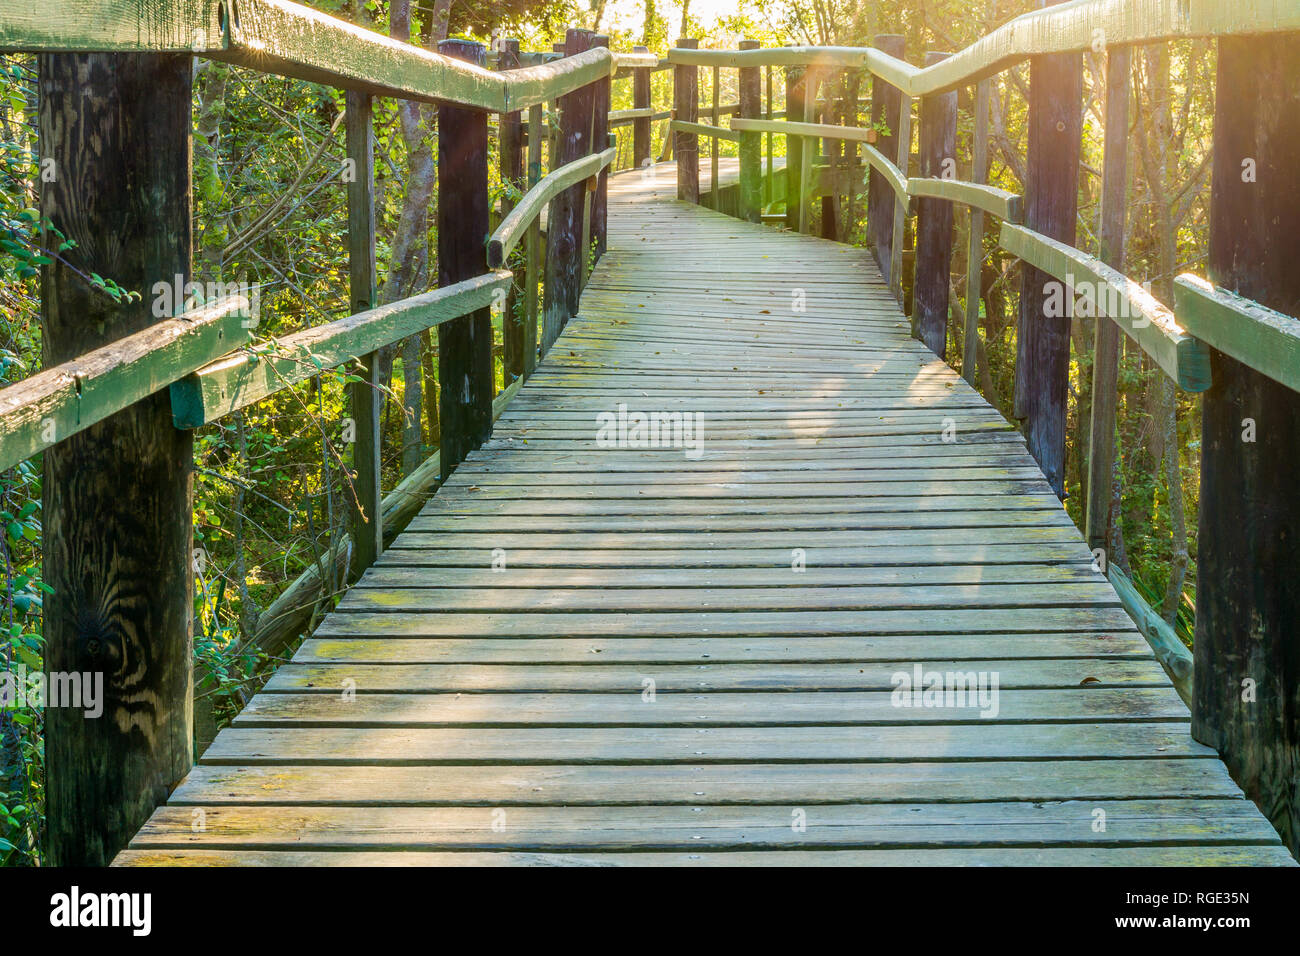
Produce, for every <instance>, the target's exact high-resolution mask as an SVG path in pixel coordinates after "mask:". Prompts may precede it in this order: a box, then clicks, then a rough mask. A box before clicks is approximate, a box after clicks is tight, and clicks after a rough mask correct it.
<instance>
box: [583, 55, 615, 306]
mask: <svg viewBox="0 0 1300 956" xmlns="http://www.w3.org/2000/svg"><path fill="white" fill-rule="evenodd" d="M591 45H592V46H593V47H598V46H599V47H605V48H606V49H608V48H609V37H607V36H605V35H604V34H597V35H596V36H595V37H593V38H592V41H591ZM593 95H594V97H595V102H594V106H593V107H592V135H591V151H592V152H593V153H600V152H604V151H605V150H606V149H607V148H609V108H610V105H611V103H612V96H611V89H610V77H608V76H606V77H605V78H603V79H601V80H597V81H596V86H595V89H594V90H593ZM590 238H591V239H592V240H594V241H595V243H596V254H595V258H596V260H597V261H599V260H600V257H601V256H603V255H604V254H605V249H606V247H607V246H608V244H609V167H606V168H605V169H602V170H601V171H600V175H599V176H597V177H596V188H595V191H594V192H593V193H592V195H591V234H590ZM590 255H591V245H590V243H588V244H587V245H584V246H583V249H582V261H583V262H584V263H586V262H588V261H589V257H590ZM586 284H587V283H586V281H585V280H584V281H583V285H584V286H585V285H586Z"/></svg>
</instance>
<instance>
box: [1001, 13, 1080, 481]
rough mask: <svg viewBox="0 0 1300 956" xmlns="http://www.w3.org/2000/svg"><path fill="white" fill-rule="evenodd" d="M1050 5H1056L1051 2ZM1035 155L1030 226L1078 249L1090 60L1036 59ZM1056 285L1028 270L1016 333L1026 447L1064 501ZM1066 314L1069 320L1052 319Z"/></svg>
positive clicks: (1032, 69)
mask: <svg viewBox="0 0 1300 956" xmlns="http://www.w3.org/2000/svg"><path fill="white" fill-rule="evenodd" d="M1049 5H1050V4H1049ZM1028 125H1029V153H1028V160H1027V162H1026V168H1027V170H1028V172H1027V180H1028V181H1027V182H1026V184H1025V225H1027V226H1028V227H1029V228H1030V229H1034V230H1036V231H1038V232H1041V233H1042V234H1043V235H1045V236H1047V237H1049V238H1051V239H1055V240H1057V241H1058V242H1064V243H1065V244H1066V245H1071V246H1072V245H1074V241H1075V227H1076V222H1077V219H1078V214H1079V210H1078V199H1079V150H1080V147H1081V138H1082V135H1083V59H1082V56H1081V55H1080V54H1078V53H1053V54H1048V55H1046V56H1036V57H1033V58H1031V59H1030V61H1029V120H1028ZM1053 283H1056V280H1054V279H1053V278H1052V277H1051V276H1050V275H1048V274H1047V273H1045V272H1040V271H1039V270H1037V269H1035V268H1034V267H1032V266H1030V265H1028V264H1022V265H1021V287H1020V321H1019V325H1018V327H1017V342H1016V345H1017V352H1016V417H1018V418H1023V419H1024V421H1025V429H1024V430H1025V444H1026V445H1027V447H1028V450H1029V453H1030V454H1031V455H1033V456H1034V459H1035V460H1036V461H1037V462H1038V465H1039V467H1040V468H1042V469H1043V474H1044V475H1045V476H1046V477H1047V481H1048V484H1050V485H1051V486H1052V490H1053V491H1055V492H1056V494H1057V497H1059V498H1064V497H1065V431H1066V417H1067V413H1068V410H1069V406H1068V402H1069V376H1070V320H1071V312H1072V309H1071V308H1070V304H1071V303H1070V302H1069V300H1070V298H1071V297H1070V296H1068V295H1067V296H1064V298H1065V300H1066V308H1064V309H1060V310H1056V309H1048V308H1047V302H1048V299H1049V296H1050V293H1051V291H1052V288H1053V287H1054V286H1053ZM1052 311H1060V312H1062V313H1064V314H1062V315H1049V312H1052Z"/></svg>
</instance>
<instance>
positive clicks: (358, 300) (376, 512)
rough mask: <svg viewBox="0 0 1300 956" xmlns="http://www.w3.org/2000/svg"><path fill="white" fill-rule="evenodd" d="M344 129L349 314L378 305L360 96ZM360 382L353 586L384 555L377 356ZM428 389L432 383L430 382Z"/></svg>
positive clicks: (369, 156)
mask: <svg viewBox="0 0 1300 956" xmlns="http://www.w3.org/2000/svg"><path fill="white" fill-rule="evenodd" d="M345 103H346V107H347V117H346V120H345V122H346V129H347V149H348V161H349V162H348V166H349V172H350V175H349V177H348V279H349V282H348V285H349V291H350V301H351V308H352V312H353V313H354V314H355V313H357V312H364V311H366V310H367V309H373V308H374V307H375V303H376V301H377V292H378V282H377V280H376V276H375V137H374V122H373V102H372V100H371V98H370V97H369V96H368V95H366V94H364V93H355V92H352V91H348V93H347V94H346V96H345ZM360 361H361V365H362V366H363V368H364V371H362V372H361V373H360V374H359V376H358V377H359V378H361V381H360V382H352V383H349V385H348V401H349V405H350V408H351V411H352V422H353V428H354V431H355V440H354V441H353V443H352V470H353V472H355V475H354V477H353V479H352V490H353V497H351V498H349V505H350V511H351V515H350V520H351V532H352V560H351V563H350V569H349V575H348V576H349V579H350V580H353V581H355V580H356V579H357V578H359V577H360V576H361V572H363V571H364V570H365V569H366V568H368V567H370V566H371V565H372V564H374V563H375V559H376V558H378V557H379V555H381V554H382V553H383V551H384V525H383V506H382V501H383V488H382V487H381V483H380V448H381V445H382V439H381V432H380V427H379V412H380V409H381V408H382V407H383V404H384V398H383V394H382V393H381V391H380V389H381V383H380V377H379V365H380V362H379V353H378V352H371V353H369V354H368V355H363V356H361V358H360ZM429 387H432V383H429Z"/></svg>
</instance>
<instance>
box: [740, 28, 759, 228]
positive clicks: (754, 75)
mask: <svg viewBox="0 0 1300 956" xmlns="http://www.w3.org/2000/svg"><path fill="white" fill-rule="evenodd" d="M760 46H762V44H761V43H759V42H758V41H757V40H741V41H740V48H741V49H742V50H757V49H758V48H759V47H760ZM739 86H740V115H741V116H742V117H743V118H744V119H758V118H759V117H760V116H761V115H762V110H763V78H762V75H761V74H760V73H759V67H756V66H747V67H743V68H742V69H741V70H740V83H739ZM739 212H740V218H741V219H744V220H746V221H748V222H758V221H759V218H760V216H761V215H762V212H763V134H762V133H741V134H740V209H739Z"/></svg>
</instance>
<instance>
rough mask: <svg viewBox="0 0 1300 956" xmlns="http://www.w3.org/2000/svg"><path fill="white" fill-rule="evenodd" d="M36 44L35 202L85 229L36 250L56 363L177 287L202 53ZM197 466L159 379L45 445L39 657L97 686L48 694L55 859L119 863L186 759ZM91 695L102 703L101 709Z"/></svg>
mask: <svg viewBox="0 0 1300 956" xmlns="http://www.w3.org/2000/svg"><path fill="white" fill-rule="evenodd" d="M37 59H38V63H39V72H40V79H39V97H38V98H39V102H40V139H39V142H40V148H41V162H42V170H43V171H46V172H47V175H44V176H42V177H41V178H42V184H41V212H42V216H43V217H44V218H46V219H48V220H49V221H50V222H51V223H53V225H54V226H55V228H57V229H60V230H61V231H62V232H63V233H64V234H65V235H66V236H67V238H68V239H70V240H72V241H74V242H76V243H77V245H76V246H75V247H73V248H71V249H69V250H67V251H66V252H64V253H63V256H64V257H65V258H66V259H67V260H68V261H69V262H70V263H71V264H72V265H73V266H75V270H74V269H73V268H69V266H67V265H65V264H64V263H63V261H62V260H61V259H60V260H56V261H55V262H53V263H50V264H48V265H44V266H42V267H41V306H42V345H43V352H44V355H43V359H44V363H45V366H46V367H47V368H48V367H50V366H52V365H57V364H59V363H61V362H66V361H68V360H70V359H73V358H76V357H77V356H79V355H82V354H84V353H85V352H88V351H90V350H92V349H95V348H99V347H101V346H103V345H107V344H108V343H110V342H113V341H115V340H117V339H120V338H122V337H123V336H126V335H130V334H132V333H135V332H139V331H142V330H144V329H147V328H148V327H149V326H150V325H153V324H154V323H155V322H156V321H157V319H155V318H154V315H153V305H154V300H155V297H156V296H157V295H158V294H159V292H158V290H157V289H155V288H154V286H155V283H165V284H166V287H167V289H168V290H169V291H170V298H171V301H172V302H176V301H177V300H180V299H183V297H184V290H183V285H184V283H186V282H188V281H189V277H190V255H191V227H190V215H191V212H190V95H191V85H190V82H191V81H190V75H191V74H190V70H191V63H190V57H189V56H184V55H182V56H176V55H151V54H124V53H91V54H52V55H43V56H40V57H38V58H37ZM44 241H45V245H46V248H50V249H53V248H56V247H57V246H58V242H59V241H58V239H57V238H55V237H54V236H52V235H51V236H47V237H46V238H45V240H44ZM76 270H79V271H80V272H81V275H79V274H78V272H77V271H76ZM91 272H96V273H98V274H100V275H102V276H104V277H105V278H108V279H112V280H113V281H115V282H117V283H118V284H119V285H120V286H121V287H122V288H124V289H130V290H135V291H138V292H141V293H142V294H143V299H142V300H141V301H137V302H131V303H124V304H121V305H119V304H117V303H115V302H114V301H113V300H112V299H110V298H109V297H108V296H107V295H105V294H104V293H102V292H100V291H97V290H95V289H93V288H92V287H91V286H90V284H89V283H88V282H87V281H86V280H85V279H84V278H83V277H82V275H84V274H89V273H91ZM178 282H179V283H181V285H182V288H174V286H175V284H176V283H178ZM55 437H58V436H57V435H56V436H55ZM192 468H193V442H192V438H191V433H190V432H182V431H177V430H176V429H175V428H174V427H173V426H172V411H171V403H170V401H169V400H168V393H167V390H166V389H164V390H163V391H161V392H158V393H156V394H154V395H152V396H150V397H149V398H147V399H145V400H143V401H141V402H137V403H136V404H135V405H132V406H131V407H130V408H127V409H125V410H124V411H121V412H119V413H118V414H116V415H113V416H112V417H110V418H108V419H106V420H104V421H102V422H100V423H99V424H97V425H92V426H91V427H90V428H88V429H86V430H85V431H82V432H79V433H78V434H76V435H72V436H70V437H68V438H66V439H65V440H64V441H62V442H61V443H60V444H58V445H55V446H54V447H53V448H51V449H49V450H48V451H46V452H45V471H44V478H43V487H44V508H43V518H44V525H45V527H44V540H43V545H44V554H45V568H44V577H45V581H46V583H47V584H49V586H50V587H51V588H52V589H53V593H51V594H49V595H47V596H46V598H45V605H44V618H45V620H44V636H45V642H46V646H45V666H46V669H47V671H48V672H49V673H50V674H51V675H55V674H57V675H59V676H60V678H61V679H63V678H64V677H67V678H71V677H72V676H73V675H79V676H78V678H77V679H78V681H79V683H80V686H81V687H82V697H83V698H85V699H86V700H85V703H86V706H85V707H81V706H75V705H70V706H47V707H46V708H45V788H46V789H45V794H46V824H47V828H48V829H47V836H46V840H45V847H46V849H47V851H48V857H47V863H49V864H51V865H54V866H104V865H106V864H108V863H110V862H111V861H112V859H113V857H114V856H115V855H116V854H117V852H118V851H119V850H120V849H122V847H123V846H125V845H126V843H127V841H128V840H129V839H130V838H131V837H132V836H134V835H135V832H136V831H137V830H138V829H139V828H140V827H141V826H142V825H143V824H144V822H145V820H146V819H148V817H149V814H150V813H151V812H152V811H153V809H154V807H156V806H158V805H159V804H160V803H162V802H164V801H165V800H166V799H167V795H168V793H169V792H170V791H171V788H172V787H173V786H175V785H176V783H177V782H178V781H179V780H180V779H181V778H182V777H183V776H184V775H185V774H186V773H187V772H188V770H189V768H190V763H191V753H192V747H193V738H192V735H193V718H192V713H193V712H192V690H191V678H190V673H191V668H192V666H193V651H192V630H191V625H192V622H191V609H192V607H193V604H194V578H193V571H194V567H195V565H196V564H199V563H200V562H201V561H202V560H203V557H202V556H201V555H199V556H196V555H195V554H194V552H193V551H192V546H193V539H192V535H191V527H192V523H193V512H192V508H193V502H192V495H191V487H192V483H191V470H192ZM99 682H102V686H100V688H99V691H98V692H96V690H95V686H96V684H97V683H99ZM91 697H94V698H95V699H97V701H98V704H99V705H101V706H102V713H101V714H98V715H96V716H95V717H93V718H92V717H90V716H88V711H91V710H92V709H93V708H92V706H91V700H90V699H89V698H91Z"/></svg>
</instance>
